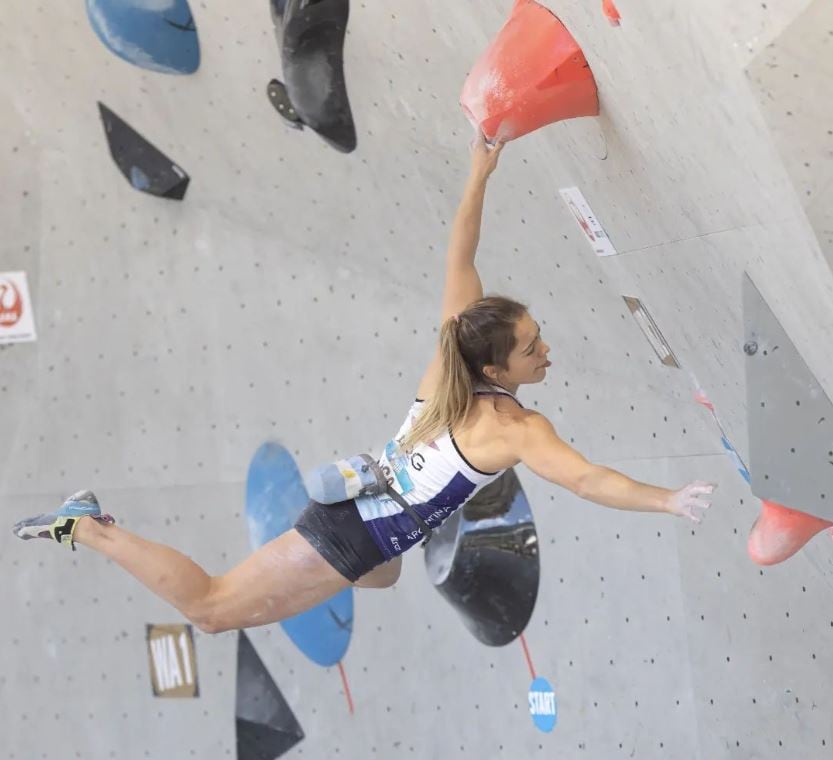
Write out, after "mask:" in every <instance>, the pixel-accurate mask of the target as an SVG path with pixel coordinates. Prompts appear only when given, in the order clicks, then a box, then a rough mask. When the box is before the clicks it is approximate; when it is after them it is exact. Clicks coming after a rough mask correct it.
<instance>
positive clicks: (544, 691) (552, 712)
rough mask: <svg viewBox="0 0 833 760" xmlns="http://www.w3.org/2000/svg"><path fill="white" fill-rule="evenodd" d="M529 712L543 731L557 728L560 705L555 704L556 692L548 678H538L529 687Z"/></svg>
mask: <svg viewBox="0 0 833 760" xmlns="http://www.w3.org/2000/svg"><path fill="white" fill-rule="evenodd" d="M529 714H530V715H531V716H532V722H533V723H534V724H535V725H536V726H537V727H538V728H539V729H540V730H541V731H545V732H547V733H549V732H550V731H552V730H553V728H555V724H556V722H557V720H558V707H557V706H556V704H555V692H554V691H553V690H552V686H550V682H549V681H548V680H547V679H546V678H536V679H535V680H534V681H533V682H532V686H530V687H529Z"/></svg>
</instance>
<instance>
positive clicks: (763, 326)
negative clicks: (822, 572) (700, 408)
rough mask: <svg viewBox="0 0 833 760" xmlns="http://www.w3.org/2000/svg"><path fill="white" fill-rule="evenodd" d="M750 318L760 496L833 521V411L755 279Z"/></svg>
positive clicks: (747, 287)
mask: <svg viewBox="0 0 833 760" xmlns="http://www.w3.org/2000/svg"><path fill="white" fill-rule="evenodd" d="M743 319H744V331H745V343H744V351H745V353H746V409H747V420H748V426H749V474H750V476H751V478H752V492H753V493H754V494H755V496H757V497H758V498H760V499H766V500H767V501H774V502H776V503H778V504H783V505H784V506H787V507H790V508H791V509H797V510H799V511H801V512H806V513H807V514H810V515H814V516H815V517H821V518H823V519H825V520H833V404H832V403H831V402H830V399H829V398H828V397H827V395H826V394H825V392H824V389H823V388H822V387H821V385H819V382H818V380H816V378H815V377H814V376H813V373H812V372H811V371H810V368H809V367H808V366H807V365H806V364H805V362H804V359H802V358H801V355H800V354H799V353H798V350H797V349H796V347H795V345H794V344H793V342H792V341H791V340H790V338H789V336H788V335H787V333H786V331H785V330H784V328H783V327H782V326H781V324H780V323H779V322H778V319H777V318H776V317H775V315H774V314H773V313H772V310H771V309H770V308H769V306H768V304H767V303H766V301H765V300H764V299H763V296H762V295H761V293H760V292H759V291H758V289H757V288H756V287H755V285H754V283H753V282H752V280H751V279H750V278H749V275H748V274H747V275H745V276H744V278H743Z"/></svg>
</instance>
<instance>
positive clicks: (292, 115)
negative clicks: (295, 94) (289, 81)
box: [266, 79, 304, 129]
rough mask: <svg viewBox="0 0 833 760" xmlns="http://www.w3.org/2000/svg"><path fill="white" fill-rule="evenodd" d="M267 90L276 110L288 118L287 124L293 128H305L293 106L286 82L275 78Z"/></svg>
mask: <svg viewBox="0 0 833 760" xmlns="http://www.w3.org/2000/svg"><path fill="white" fill-rule="evenodd" d="M266 91H267V93H268V94H269V100H270V101H271V103H272V105H273V106H275V110H276V111H277V112H278V113H279V114H280V115H281V116H282V117H283V118H284V119H286V122H287V124H288V125H289V126H290V127H292V128H293V129H303V128H304V123H303V122H302V121H301V117H300V116H298V113H297V111H296V110H295V109H294V108H293V107H292V101H291V100H290V99H289V95H288V94H287V92H286V87H285V86H284V83H283V82H280V81H278V80H277V79H273V80H272V81H271V82H269V86H268V87H267V88H266Z"/></svg>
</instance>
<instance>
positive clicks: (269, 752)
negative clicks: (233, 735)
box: [235, 718, 300, 760]
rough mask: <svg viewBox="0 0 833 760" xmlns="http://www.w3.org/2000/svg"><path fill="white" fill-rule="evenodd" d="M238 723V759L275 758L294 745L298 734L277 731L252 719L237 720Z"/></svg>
mask: <svg viewBox="0 0 833 760" xmlns="http://www.w3.org/2000/svg"><path fill="white" fill-rule="evenodd" d="M235 723H236V725H237V760H275V758H276V757H280V756H281V755H283V754H284V752H286V751H287V750H289V749H291V748H292V747H294V746H295V745H296V744H297V743H298V742H299V741H300V739H299V738H298V737H297V736H293V735H291V734H287V733H284V732H282V731H275V730H274V729H273V728H269V727H268V726H264V725H263V724H261V723H252V722H251V721H250V720H241V719H240V718H238V719H237V720H236V721H235Z"/></svg>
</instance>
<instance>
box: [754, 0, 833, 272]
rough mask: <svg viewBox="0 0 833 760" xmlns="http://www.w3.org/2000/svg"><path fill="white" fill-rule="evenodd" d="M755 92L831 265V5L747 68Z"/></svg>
mask: <svg viewBox="0 0 833 760" xmlns="http://www.w3.org/2000/svg"><path fill="white" fill-rule="evenodd" d="M748 72H749V77H750V81H751V82H752V87H753V91H754V92H756V93H757V95H758V98H759V100H760V103H761V111H762V113H763V114H764V116H765V118H766V120H767V124H768V125H769V127H770V129H771V130H772V135H773V139H774V141H775V144H776V145H777V147H778V151H779V153H780V154H781V156H782V157H783V161H784V166H785V168H786V169H787V171H788V172H789V175H790V178H791V179H792V181H793V184H794V185H795V191H796V196H797V197H798V199H799V201H800V202H801V205H802V207H803V208H804V212H805V213H806V214H807V219H808V220H809V222H810V224H811V225H812V227H813V229H814V230H815V232H816V235H817V237H818V240H819V244H820V245H821V249H822V251H823V252H824V255H825V256H826V257H827V261H828V262H829V263H830V265H831V266H833V123H831V119H830V104H829V100H830V99H829V97H827V93H829V92H830V86H831V82H833V5H831V4H830V3H828V2H824V0H815V1H814V2H813V3H811V4H810V5H809V6H808V7H807V9H806V10H805V11H804V12H803V13H801V15H799V16H798V18H796V20H795V21H794V22H793V23H792V24H790V25H789V26H788V27H787V28H786V29H785V30H784V31H783V32H782V33H781V34H780V35H779V36H778V37H776V38H775V39H774V40H773V41H772V42H770V44H769V45H767V47H766V48H765V49H764V50H763V51H761V52H760V53H759V54H758V55H757V57H756V58H755V59H754V60H753V61H752V62H751V63H750V64H749V67H748Z"/></svg>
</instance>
